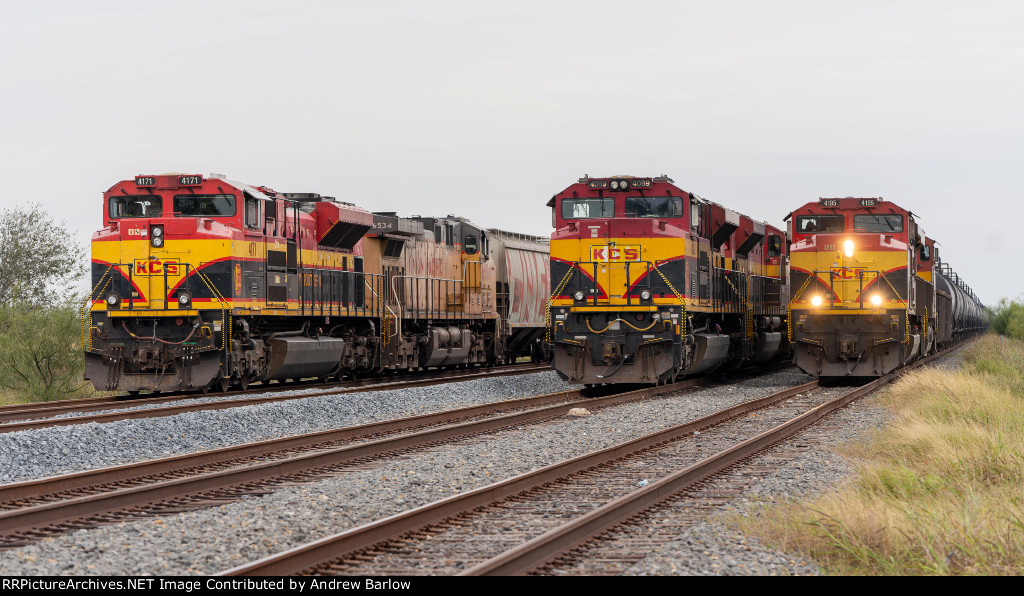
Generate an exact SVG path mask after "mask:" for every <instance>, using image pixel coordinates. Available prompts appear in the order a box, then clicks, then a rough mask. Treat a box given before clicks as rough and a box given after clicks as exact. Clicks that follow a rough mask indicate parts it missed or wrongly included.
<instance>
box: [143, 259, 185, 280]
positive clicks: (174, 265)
mask: <svg viewBox="0 0 1024 596" xmlns="http://www.w3.org/2000/svg"><path fill="white" fill-rule="evenodd" d="M165 271H166V272H167V275H169V276H171V277H175V276H178V275H181V263H180V262H178V261H159V260H150V259H135V275H163V274H164V272H165Z"/></svg>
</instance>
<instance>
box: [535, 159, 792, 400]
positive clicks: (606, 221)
mask: <svg viewBox="0 0 1024 596" xmlns="http://www.w3.org/2000/svg"><path fill="white" fill-rule="evenodd" d="M548 206H549V207H551V208H552V225H553V227H554V228H555V231H554V232H553V233H552V235H551V282H552V284H553V286H552V297H551V309H550V317H551V320H550V325H549V334H550V337H549V341H550V342H551V344H552V346H553V350H554V353H553V358H554V360H553V362H554V368H555V370H556V371H557V372H558V374H559V375H560V376H562V377H563V378H565V379H567V380H569V381H572V382H580V383H585V384H602V383H664V382H671V381H673V380H675V379H676V378H679V377H682V376H685V375H690V374H694V373H699V372H705V371H711V370H714V369H716V368H719V367H723V366H726V367H732V366H739V365H741V364H743V363H763V362H768V361H772V360H775V359H777V358H781V357H785V356H786V355H787V354H788V344H787V342H786V337H785V335H784V333H783V330H784V314H785V308H786V304H787V303H788V301H789V293H788V287H787V284H786V281H787V269H788V257H787V245H786V242H785V236H784V234H783V232H782V231H780V230H779V229H777V228H774V227H772V226H770V225H768V224H766V223H763V222H757V221H754V220H752V219H750V218H749V217H746V216H743V215H740V214H739V213H737V212H735V211H732V210H730V209H727V208H725V207H723V206H721V205H718V204H715V203H712V202H710V201H707V200H705V199H702V198H700V197H698V196H697V195H695V194H692V193H690V192H687V191H685V190H683V189H681V188H679V187H678V186H676V185H675V184H674V183H673V181H672V180H671V179H669V178H668V177H666V176H660V177H654V178H642V177H633V176H614V177H608V178H589V177H584V178H581V179H580V180H579V181H578V182H577V183H576V184H573V185H571V186H569V187H568V188H566V189H565V190H564V191H562V192H560V193H558V194H556V195H555V196H554V197H553V198H552V199H551V201H550V202H549V203H548Z"/></svg>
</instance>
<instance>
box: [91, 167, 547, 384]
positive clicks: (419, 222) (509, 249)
mask: <svg viewBox="0 0 1024 596" xmlns="http://www.w3.org/2000/svg"><path fill="white" fill-rule="evenodd" d="M548 275H549V269H548V241H547V239H542V238H536V237H531V236H525V235H518V234H513V233H509V232H503V231H500V230H485V229H481V228H480V227H478V226H475V225H474V224H472V223H471V222H469V221H467V220H466V219H463V218H459V217H455V216H448V217H410V218H405V217H399V216H398V215H397V214H395V213H371V212H370V211H367V210H365V209H363V208H361V207H358V206H356V205H353V204H350V203H345V202H340V201H337V200H334V199H333V198H331V197H326V196H320V195H318V194H311V193H279V192H275V191H274V190H271V189H269V188H266V187H262V186H260V187H254V186H249V185H247V184H243V183H240V182H233V181H230V180H226V179H225V178H224V177H223V176H219V175H215V174H211V175H208V176H200V175H192V174H163V175H141V176H136V177H135V178H134V179H131V180H123V181H121V182H118V183H117V184H115V185H114V186H113V187H111V188H110V190H108V191H107V192H105V193H104V195H103V229H101V230H99V231H98V232H96V233H95V234H94V236H93V239H92V279H93V286H94V287H93V291H92V295H91V296H90V299H89V301H88V302H87V304H86V305H85V307H84V308H83V320H82V322H83V325H82V335H83V337H82V341H83V346H84V348H85V362H86V378H87V379H89V380H91V381H92V382H93V384H94V386H95V387H96V388H97V389H100V390H124V391H128V392H130V393H135V392H138V391H143V390H144V391H164V390H206V389H209V388H219V389H227V388H228V387H229V386H231V385H238V386H240V387H242V388H246V387H248V385H249V383H251V382H254V381H267V380H272V379H299V378H310V377H318V378H324V379H328V378H341V377H356V376H371V375H377V374H380V373H382V372H383V371H406V370H413V369H419V368H424V367H466V366H469V365H493V364H496V363H502V362H510V361H514V360H516V359H517V358H519V357H522V356H529V357H532V358H533V359H534V360H538V359H541V358H543V357H544V352H543V351H542V350H541V349H539V346H540V343H541V339H542V338H543V332H544V323H545V314H546V312H545V309H546V306H547V304H546V301H547V288H548V286H549V281H548V279H549V278H548Z"/></svg>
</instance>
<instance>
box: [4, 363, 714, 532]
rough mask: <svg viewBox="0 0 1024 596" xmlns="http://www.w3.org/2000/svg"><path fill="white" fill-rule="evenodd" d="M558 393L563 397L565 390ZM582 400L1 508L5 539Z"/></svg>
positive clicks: (596, 404) (486, 427)
mask: <svg viewBox="0 0 1024 596" xmlns="http://www.w3.org/2000/svg"><path fill="white" fill-rule="evenodd" d="M706 382H707V381H706V380H705V379H694V380H692V381H689V382H686V383H682V384H674V385H661V386H657V387H650V388H644V389H639V390H634V391H627V392H624V393H619V394H615V395H610V396H605V397H596V398H588V399H586V400H585V401H584V402H583V403H585V404H586V405H587V406H588V407H593V408H601V407H607V406H611V405H617V404H621V403H626V402H629V401H634V400H638V399H644V398H646V397H650V396H652V395H657V394H661V393H666V392H669V391H677V390H679V389H684V388H687V387H693V386H697V385H701V384H704V383H706ZM582 391H584V390H582V389H580V390H573V391H569V392H563V393H562V395H564V394H572V393H575V394H577V395H578V394H580V393H581V392H582ZM553 395H556V396H557V395H559V394H553ZM506 403H509V402H502V405H504V404H506ZM579 403H580V402H574V403H561V404H553V405H548V406H544V407H541V408H537V409H533V410H528V411H525V412H518V413H512V414H506V415H502V416H496V417H493V418H488V419H486V420H481V421H475V422H466V423H462V424H453V425H449V426H444V427H441V428H437V429H432V430H425V431H421V432H416V433H410V434H404V435H399V436H397V437H390V438H384V439H378V440H374V441H367V442H362V443H357V444H354V445H346V446H343V447H337V448H331V449H328V450H324V451H320V452H316V453H311V454H303V455H298V456H295V457H290V458H287V459H280V460H275V461H270V462H263V463H258V464H253V465H248V466H244V467H239V468H231V469H227V470H220V471H215V472H208V473H202V474H198V475H195V476H191V477H188V478H179V479H174V480H166V481H160V482H156V483H153V484H147V485H145V486H137V487H131V488H124V489H118V490H114V491H108V492H104V493H100V494H93V495H87V496H82V497H75V498H71V499H66V500H63V501H57V502H52V503H44V504H40V505H33V506H29V507H23V508H20V509H13V510H8V511H4V512H0V538H2V537H5V536H9V535H11V534H17V533H24V532H31V531H35V530H38V529H40V528H45V527H47V526H54V525H57V524H61V523H66V522H67V521H69V520H72V519H76V520H77V519H82V518H89V517H92V516H97V515H104V514H108V513H110V512H115V511H119V510H125V509H129V508H140V507H151V506H154V505H157V504H159V503H161V502H166V501H169V500H171V499H181V498H185V497H197V496H200V495H201V494H202V493H204V492H207V491H213V490H224V489H229V488H231V487H238V486H240V485H246V484H249V483H254V482H266V481H269V480H271V479H274V478H279V477H282V476H287V475H290V474H299V473H309V472H310V471H314V470H317V469H320V468H326V467H331V466H338V465H341V464H345V463H348V462H352V461H355V460H360V459H365V458H369V457H376V456H380V455H382V454H387V453H394V452H396V451H402V450H408V449H414V448H418V447H423V446H427V445H431V444H436V443H439V442H443V441H449V440H453V439H461V438H465V437H468V436H474V435H480V434H483V433H487V432H492V431H495V430H498V429H502V428H508V427H514V426H521V425H523V424H530V423H535V422H537V421H542V420H548V419H552V418H557V417H558V416H562V415H565V414H566V413H568V411H569V409H571V408H572V407H574V406H577V405H579ZM471 409H472V408H471ZM428 416H429V415H428ZM327 432H330V431H327ZM202 456H203V454H198V455H197V456H196V457H197V458H202ZM172 459H173V458H172ZM122 472H123V470H121V469H114V471H113V473H114V474H118V473H122ZM88 475H89V473H88V472H86V473H82V474H76V475H73V478H72V481H74V482H81V481H82V480H81V479H83V478H86V477H88ZM46 480H47V481H48V482H54V483H60V482H62V479H61V477H54V478H51V479H46ZM26 485H28V486H26ZM30 485H31V483H24V484H23V485H22V486H20V487H17V488H16V489H14V490H15V491H16V492H17V494H21V495H24V494H26V493H25V491H26V490H31V486H30ZM37 494H38V493H37Z"/></svg>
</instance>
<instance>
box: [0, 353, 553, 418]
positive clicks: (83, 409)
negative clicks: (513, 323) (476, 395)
mask: <svg viewBox="0 0 1024 596" xmlns="http://www.w3.org/2000/svg"><path fill="white" fill-rule="evenodd" d="M548 370H551V365H550V364H528V365H517V366H508V367H500V368H490V369H471V370H464V371H428V372H427V373H424V374H423V375H421V376H420V375H418V376H415V377H413V376H409V377H401V378H398V377H396V378H395V380H382V379H362V380H358V381H345V382H341V383H315V384H270V385H267V386H265V387H258V388H257V387H251V388H250V389H249V390H247V391H229V392H225V393H208V394H177V395H173V394H168V395H162V396H160V397H147V398H126V397H124V396H120V397H113V398H110V397H97V398H87V399H78V400H67V401H63V402H49V403H40V404H18V405H14V406H3V407H0V433H5V432H18V431H23V430H31V429H36V428H47V427H51V426H68V425H72V424H85V423H88V422H113V421H115V420H129V419H137V418H155V417H159V416H173V415H175V414H181V413H184V412H194V411H199V410H221V409H227V408H234V407H240V406H248V405H254V404H262V403H272V402H277V401H288V400H295V399H305V398H309V397H319V396H325V395H340V394H345V393H358V392H362V391H377V390H389V389H401V388H405V387H422V386H427V385H437V384H442V383H454V382H459V381H471V380H474V379H482V378H486V377H493V376H509V375H524V374H531V373H536V372H545V371H548ZM315 387H326V389H324V390H323V391H317V392H310V393H291V394H286V395H277V394H276V393H277V392H287V391H294V390H297V389H309V388H315ZM261 393H274V395H264V396H259V395H258V394H261ZM253 394H256V395H255V396H253V397H243V398H237V399H230V398H229V399H224V400H219V401H198V400H200V399H205V398H215V397H218V396H227V397H229V396H231V395H247V396H252V395H253ZM182 400H186V401H185V403H178V404H173V405H166V406H161V405H160V404H166V403H171V402H180V401H182ZM190 400H196V401H194V402H190ZM138 406H154V407H149V408H143V409H136V410H125V411H119V412H102V411H104V410H111V409H114V408H135V407H138ZM98 411H99V413H95V414H87V413H88V412H98ZM69 413H82V414H84V415H82V416H72V417H67V418H54V416H58V415H61V414H69Z"/></svg>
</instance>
